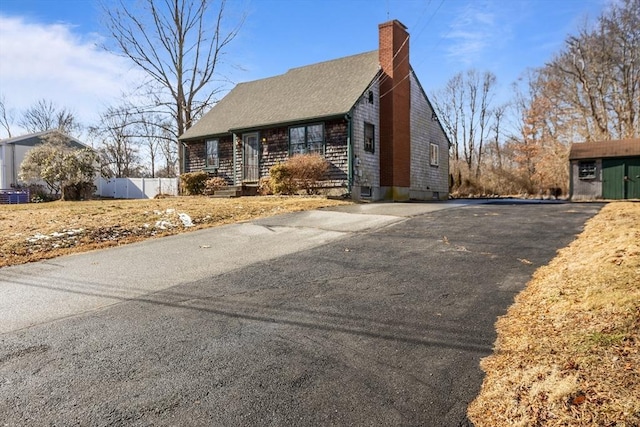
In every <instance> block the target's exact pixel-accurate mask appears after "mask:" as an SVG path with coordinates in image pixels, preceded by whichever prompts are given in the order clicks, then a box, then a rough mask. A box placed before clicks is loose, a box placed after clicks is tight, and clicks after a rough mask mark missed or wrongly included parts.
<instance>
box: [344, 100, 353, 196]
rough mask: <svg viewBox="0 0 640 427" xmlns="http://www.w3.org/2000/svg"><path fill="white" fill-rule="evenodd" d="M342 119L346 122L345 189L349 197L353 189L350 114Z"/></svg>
mask: <svg viewBox="0 0 640 427" xmlns="http://www.w3.org/2000/svg"><path fill="white" fill-rule="evenodd" d="M352 111H353V110H352ZM344 118H345V120H346V121H347V169H348V173H347V188H348V190H349V195H351V194H352V187H353V145H352V138H351V132H352V129H351V112H349V113H347V114H345V115H344Z"/></svg>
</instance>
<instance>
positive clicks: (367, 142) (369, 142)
mask: <svg viewBox="0 0 640 427" xmlns="http://www.w3.org/2000/svg"><path fill="white" fill-rule="evenodd" d="M375 135H376V128H375V126H373V125H372V124H371V123H366V122H365V124H364V151H366V152H368V153H373V152H375V149H376V141H375Z"/></svg>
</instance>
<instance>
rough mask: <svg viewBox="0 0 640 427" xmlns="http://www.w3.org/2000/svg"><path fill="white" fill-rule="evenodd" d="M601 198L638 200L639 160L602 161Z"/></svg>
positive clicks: (639, 197) (639, 188)
mask: <svg viewBox="0 0 640 427" xmlns="http://www.w3.org/2000/svg"><path fill="white" fill-rule="evenodd" d="M602 197H603V198H605V199H640V158H635V157H634V158H626V159H603V160H602Z"/></svg>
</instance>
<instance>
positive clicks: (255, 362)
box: [0, 203, 600, 426]
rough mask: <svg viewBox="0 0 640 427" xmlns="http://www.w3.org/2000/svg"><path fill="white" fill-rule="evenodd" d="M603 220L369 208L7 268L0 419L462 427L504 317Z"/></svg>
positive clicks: (592, 208) (585, 210) (1, 294)
mask: <svg viewBox="0 0 640 427" xmlns="http://www.w3.org/2000/svg"><path fill="white" fill-rule="evenodd" d="M599 208H600V205H594V204H577V205H574V204H565V203H554V204H511V203H500V204H471V205H455V204H453V205H452V204H407V205H399V204H389V205H363V206H359V207H354V208H351V209H347V210H346V211H345V210H344V209H340V210H336V211H317V212H308V213H300V214H292V215H283V216H280V217H274V218H269V219H265V220H260V221H256V222H254V223H251V224H244V225H239V226H236V227H235V228H234V227H220V228H218V229H212V230H205V231H204V232H196V233H190V234H188V235H183V236H176V238H175V239H174V238H167V239H161V241H152V242H145V243H143V244H136V245H130V246H128V247H126V248H117V249H115V250H106V251H100V252H93V253H90V254H84V255H78V256H72V257H65V258H60V259H57V260H53V261H50V262H45V263H39V264H32V265H28V266H19V268H9V269H0V311H1V312H2V314H0V323H1V324H4V325H7V324H8V322H12V323H11V325H10V326H4V327H3V329H2V332H0V420H2V421H3V422H4V423H5V424H6V425H11V426H14V425H96V426H103V425H104V426H106V425H220V426H232V425H233V426H237V425H261V426H263V425H274V426H280V425H283V426H284V425H287V426H289V425H314V426H315V425H425V426H457V425H466V424H467V421H466V416H465V412H466V406H467V405H468V403H469V402H470V401H471V400H472V399H473V398H474V397H475V395H476V394H477V392H478V390H479V387H480V384H481V382H482V372H481V371H480V369H479V367H478V364H479V361H480V359H481V358H482V357H484V356H486V355H488V354H490V352H491V349H492V343H493V341H494V340H495V332H494V328H493V325H494V322H495V320H496V318H497V316H499V315H502V314H504V313H505V311H506V309H507V307H508V306H509V305H510V304H511V302H512V300H513V297H514V295H515V294H516V293H517V292H519V291H520V290H521V289H522V288H523V287H524V285H525V284H526V282H527V281H528V280H529V278H530V276H531V274H532V273H533V272H534V271H535V269H536V268H538V267H540V266H542V265H544V264H546V263H547V262H548V261H549V260H550V259H551V258H553V256H554V255H555V251H556V250H557V249H558V248H561V247H563V246H566V245H567V244H568V243H569V242H571V241H572V240H573V238H574V236H575V235H576V234H577V233H579V232H580V231H581V229H582V227H583V225H584V222H585V221H586V220H587V219H588V218H590V217H591V216H593V215H594V214H595V213H596V212H597V211H598V210H599ZM167 252H168V254H167ZM122 264H124V265H122ZM115 266H118V267H117V268H116V267H115ZM127 271H128V272H129V273H128V274H127ZM129 278H130V279H129ZM25 299H26V300H27V301H23V300H25ZM29 300H32V302H31V306H29V302H30V301H29ZM21 301H22V302H21ZM12 319H13V320H12ZM0 424H1V422H0Z"/></svg>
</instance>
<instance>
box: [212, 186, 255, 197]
mask: <svg viewBox="0 0 640 427" xmlns="http://www.w3.org/2000/svg"><path fill="white" fill-rule="evenodd" d="M256 195H258V185H257V184H256V185H252V184H243V185H234V186H229V187H226V188H224V189H222V190H217V191H216V192H215V193H213V196H211V197H219V198H231V197H240V196H256Z"/></svg>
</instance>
